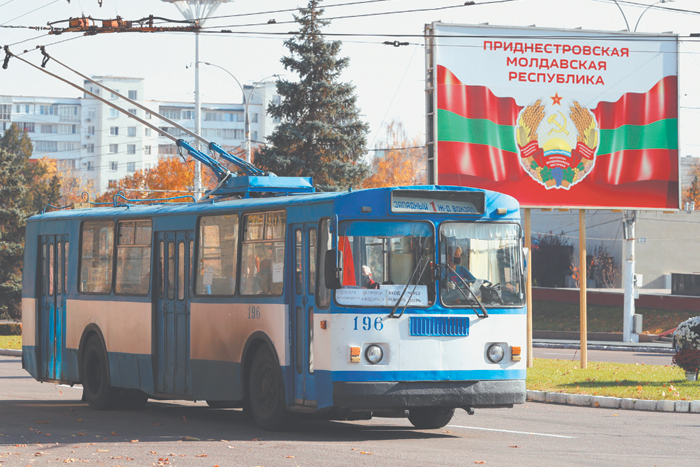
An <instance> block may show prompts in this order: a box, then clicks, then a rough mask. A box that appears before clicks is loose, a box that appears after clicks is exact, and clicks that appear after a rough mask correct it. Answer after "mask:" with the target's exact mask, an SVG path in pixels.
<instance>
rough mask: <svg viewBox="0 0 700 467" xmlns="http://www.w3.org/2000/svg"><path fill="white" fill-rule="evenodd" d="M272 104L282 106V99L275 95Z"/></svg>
mask: <svg viewBox="0 0 700 467" xmlns="http://www.w3.org/2000/svg"><path fill="white" fill-rule="evenodd" d="M272 103H273V104H275V105H280V103H282V98H281V97H280V96H278V95H277V94H275V95H274V96H272Z"/></svg>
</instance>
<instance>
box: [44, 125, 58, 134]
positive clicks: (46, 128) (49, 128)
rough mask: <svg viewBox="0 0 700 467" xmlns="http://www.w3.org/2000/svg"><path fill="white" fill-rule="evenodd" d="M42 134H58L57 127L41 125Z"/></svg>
mask: <svg viewBox="0 0 700 467" xmlns="http://www.w3.org/2000/svg"><path fill="white" fill-rule="evenodd" d="M41 132H42V133H56V126H55V125H41Z"/></svg>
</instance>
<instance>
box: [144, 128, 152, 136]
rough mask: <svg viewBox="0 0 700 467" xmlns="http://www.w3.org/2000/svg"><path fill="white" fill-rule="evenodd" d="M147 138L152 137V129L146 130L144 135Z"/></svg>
mask: <svg viewBox="0 0 700 467" xmlns="http://www.w3.org/2000/svg"><path fill="white" fill-rule="evenodd" d="M143 134H144V135H145V136H151V129H150V128H144V133H143Z"/></svg>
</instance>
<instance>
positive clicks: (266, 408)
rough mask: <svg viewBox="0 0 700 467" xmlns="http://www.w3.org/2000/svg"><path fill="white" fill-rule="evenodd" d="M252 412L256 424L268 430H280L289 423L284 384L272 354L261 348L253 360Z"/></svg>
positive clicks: (249, 393) (265, 348)
mask: <svg viewBox="0 0 700 467" xmlns="http://www.w3.org/2000/svg"><path fill="white" fill-rule="evenodd" d="M248 398H249V401H250V412H251V413H252V415H253V418H254V419H255V422H256V423H257V424H258V425H260V426H261V427H262V428H264V429H266V430H271V431H275V430H280V429H282V428H284V427H285V425H286V424H287V422H288V421H289V413H288V412H287V410H286V408H285V407H284V382H283V380H282V373H281V371H280V369H279V366H278V365H277V361H276V360H275V358H274V356H273V355H272V352H271V351H270V349H269V348H267V347H262V348H260V349H259V350H258V351H257V353H256V354H255V358H253V367H252V370H251V372H250V379H249V382H248Z"/></svg>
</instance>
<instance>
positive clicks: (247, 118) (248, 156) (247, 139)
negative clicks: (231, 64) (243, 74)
mask: <svg viewBox="0 0 700 467" xmlns="http://www.w3.org/2000/svg"><path fill="white" fill-rule="evenodd" d="M202 63H203V64H205V65H209V66H213V67H215V68H218V69H220V70H223V71H225V72H226V73H228V75H229V76H230V77H231V78H233V80H234V81H235V82H236V84H238V87H239V88H241V93H242V94H243V104H245V126H244V128H245V160H246V162H249V163H250V162H251V159H252V157H251V147H250V112H249V110H250V109H249V106H250V101H251V99H252V98H253V93H254V92H255V89H256V88H257V87H258V86H260V85H261V84H263V83H265V82H266V81H267V80H268V79H270V78H279V75H277V74H275V75H270V76H268V77H267V78H263V79H261V80H260V81H258V82H257V83H254V84H253V87H252V88H251V90H250V92H249V93H248V96H247V97H246V95H245V88H244V87H243V85H242V84H241V82H240V81H238V78H236V77H235V76H234V75H233V73H231V72H230V71H228V70H227V69H226V68H224V67H222V66H219V65H214V64H213V63H209V62H202Z"/></svg>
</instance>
